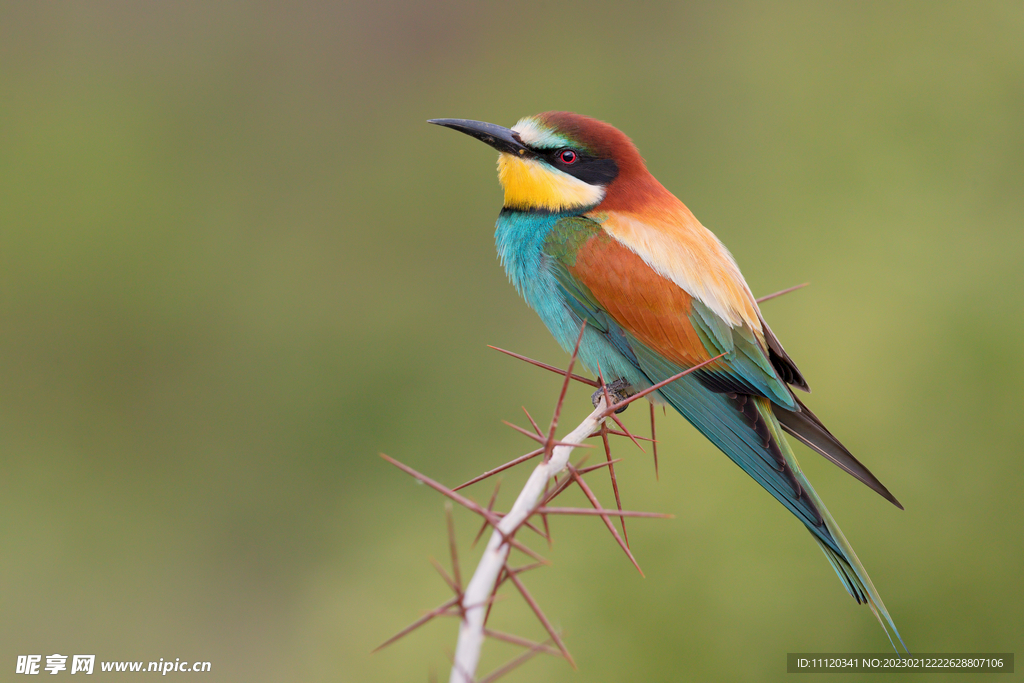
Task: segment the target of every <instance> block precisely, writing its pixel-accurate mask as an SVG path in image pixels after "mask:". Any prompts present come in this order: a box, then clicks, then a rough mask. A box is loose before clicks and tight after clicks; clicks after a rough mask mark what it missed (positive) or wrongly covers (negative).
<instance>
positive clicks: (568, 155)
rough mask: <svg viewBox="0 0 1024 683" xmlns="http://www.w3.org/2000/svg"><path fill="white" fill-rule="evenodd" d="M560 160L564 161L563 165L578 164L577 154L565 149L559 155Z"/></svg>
mask: <svg viewBox="0 0 1024 683" xmlns="http://www.w3.org/2000/svg"><path fill="white" fill-rule="evenodd" d="M558 158H559V159H561V160H562V163H563V164H575V163H576V152H574V151H572V150H571V149H563V150H562V151H561V152H559V153H558Z"/></svg>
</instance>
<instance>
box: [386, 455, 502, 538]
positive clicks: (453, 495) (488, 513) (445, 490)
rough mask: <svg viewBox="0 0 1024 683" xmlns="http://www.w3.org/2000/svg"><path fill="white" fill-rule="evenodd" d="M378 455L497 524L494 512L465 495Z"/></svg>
mask: <svg viewBox="0 0 1024 683" xmlns="http://www.w3.org/2000/svg"><path fill="white" fill-rule="evenodd" d="M380 457H382V458H384V459H385V460H387V461H388V462H389V463H391V464H392V465H394V466H395V467H397V468H398V469H400V470H402V471H403V472H405V473H406V474H408V475H410V476H412V477H414V478H415V479H417V480H419V481H421V482H423V483H424V484H426V485H427V486H429V487H430V488H432V489H434V490H435V491H437V492H439V493H441V494H443V495H445V496H447V497H448V498H451V499H452V500H454V501H455V502H456V503H458V504H459V505H461V506H462V507H464V508H466V509H467V510H472V511H473V512H475V513H477V514H478V515H480V516H481V517H483V518H484V519H486V520H487V521H488V522H490V523H491V526H497V525H498V518H497V517H495V516H494V514H493V513H491V511H489V510H485V509H483V508H482V507H480V506H479V505H477V504H476V503H474V502H473V501H471V500H470V499H469V498H466V497H465V496H460V495H459V494H457V493H455V492H454V491H452V490H451V489H450V488H448V487H447V486H445V485H443V484H439V483H438V482H436V481H434V480H433V479H431V478H430V477H428V476H427V475H425V474H420V473H419V472H417V471H416V470H414V469H413V468H411V467H409V466H408V465H404V464H402V463H400V462H398V461H397V460H395V459H394V458H392V457H390V456H387V455H384V454H383V453H381V454H380Z"/></svg>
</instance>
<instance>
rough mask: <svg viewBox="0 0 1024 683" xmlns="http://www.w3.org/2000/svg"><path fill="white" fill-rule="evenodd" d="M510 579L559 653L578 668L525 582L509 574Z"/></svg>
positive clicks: (573, 666)
mask: <svg viewBox="0 0 1024 683" xmlns="http://www.w3.org/2000/svg"><path fill="white" fill-rule="evenodd" d="M506 566H507V565H506ZM508 578H509V580H510V581H511V582H512V583H513V584H515V587H516V588H518V589H519V592H520V594H522V596H523V599H524V600H526V604H527V605H529V606H530V609H532V610H533V613H534V614H535V615H537V619H538V620H539V621H540V623H541V624H542V625H543V626H544V629H545V630H546V631H547V632H548V635H549V636H551V640H553V641H555V645H557V646H558V649H559V651H561V653H562V656H563V657H565V658H566V660H568V662H569V664H570V665H572V668H574V669H575V668H577V667H576V662H575V661H573V658H572V655H570V654H569V650H567V649H566V647H565V643H563V642H562V639H561V638H559V637H558V634H557V633H555V629H554V627H553V626H552V625H551V622H550V621H548V618H547V617H546V616H544V612H542V611H541V609H540V605H538V604H537V601H536V600H534V599H533V596H532V595H530V591H528V590H526V586H524V585H523V582H522V581H520V580H519V577H518V576H516V575H515V574H514V573H512V572H508Z"/></svg>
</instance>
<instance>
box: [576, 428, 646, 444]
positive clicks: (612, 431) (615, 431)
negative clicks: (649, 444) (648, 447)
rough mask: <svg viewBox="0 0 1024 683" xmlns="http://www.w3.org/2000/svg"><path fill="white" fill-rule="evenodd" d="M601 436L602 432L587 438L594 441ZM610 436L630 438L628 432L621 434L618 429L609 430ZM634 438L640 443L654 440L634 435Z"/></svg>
mask: <svg viewBox="0 0 1024 683" xmlns="http://www.w3.org/2000/svg"><path fill="white" fill-rule="evenodd" d="M599 436H601V432H594V433H593V434H591V435H590V436H588V437H587V438H588V439H594V438H597V437H599ZM608 436H630V435H629V434H627V433H626V432H620V431H619V430H617V429H611V428H609V429H608ZM632 436H633V438H634V439H639V440H640V441H651V440H652V439H650V438H649V437H646V436H638V435H636V434H633V435H632Z"/></svg>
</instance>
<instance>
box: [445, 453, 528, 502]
mask: <svg viewBox="0 0 1024 683" xmlns="http://www.w3.org/2000/svg"><path fill="white" fill-rule="evenodd" d="M543 452H544V449H543V448H538V449H537V450H535V451H530V452H529V453H527V454H526V455H520V456H519V457H518V458H515V459H514V460H509V461H508V462H507V463H505V464H504V465H501V466H500V467H495V468H494V469H493V470H488V471H487V472H484V473H483V474H481V475H480V476H479V477H473V478H472V479H470V480H469V481H467V482H466V483H465V484H459V485H458V486H456V487H455V488H453V489H452V491H458V490H459V489H464V488H466V487H467V486H470V485H472V484H475V483H477V482H478V481H483V480H484V479H487V478H488V477H493V476H494V475H495V474H497V473H498V472H504V471H505V470H507V469H508V468H510V467H515V466H516V465H518V464H519V463H521V462H526V461H527V460H529V459H530V458H536V457H537V456H538V455H540V454H541V453H543Z"/></svg>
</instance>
